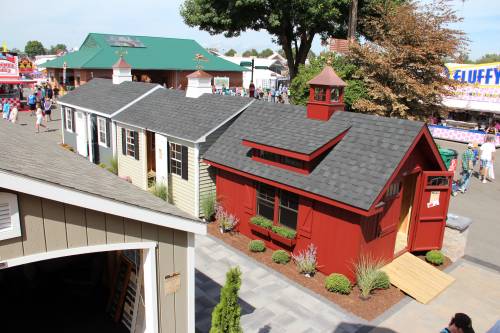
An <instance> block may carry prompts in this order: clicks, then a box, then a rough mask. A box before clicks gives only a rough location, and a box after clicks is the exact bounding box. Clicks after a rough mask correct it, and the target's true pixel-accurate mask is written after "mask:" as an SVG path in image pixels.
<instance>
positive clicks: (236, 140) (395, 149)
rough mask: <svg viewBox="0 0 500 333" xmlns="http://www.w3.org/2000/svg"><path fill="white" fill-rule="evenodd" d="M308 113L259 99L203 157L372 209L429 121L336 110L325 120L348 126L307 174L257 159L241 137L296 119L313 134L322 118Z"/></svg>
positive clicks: (355, 205)
mask: <svg viewBox="0 0 500 333" xmlns="http://www.w3.org/2000/svg"><path fill="white" fill-rule="evenodd" d="M305 118H306V109H305V108H304V107H298V106H283V105H279V104H269V103H266V102H255V103H253V104H252V105H251V106H250V107H248V108H247V109H246V110H245V112H243V113H242V114H241V116H239V118H238V119H237V120H236V121H235V122H234V123H233V124H232V125H231V126H230V127H229V128H228V130H227V131H226V132H225V133H224V134H222V135H221V137H219V139H218V140H217V141H216V142H215V143H214V144H213V145H212V146H211V147H210V149H209V150H208V151H207V152H206V154H205V156H204V158H205V159H206V160H209V161H213V162H216V163H219V164H222V165H225V166H228V167H231V168H235V169H238V170H241V171H244V172H247V173H250V174H252V175H256V176H260V177H262V178H265V179H269V180H273V181H277V182H279V183H282V184H285V185H289V186H292V187H295V188H298V189H302V190H305V191H308V192H311V193H314V194H318V195H321V196H324V197H326V198H331V199H333V200H336V201H339V202H342V203H345V204H348V205H351V206H354V207H358V208H361V209H364V210H368V209H370V207H371V206H372V205H373V203H374V201H375V199H376V197H377V196H378V194H379V193H380V192H381V191H382V189H383V187H384V185H385V184H386V183H387V181H388V180H389V178H390V176H391V175H392V173H393V172H394V171H395V169H396V167H397V165H398V164H399V162H400V161H401V160H402V158H403V157H404V155H405V153H406V152H407V151H408V149H409V148H410V146H411V144H412V142H413V141H414V139H415V138H416V136H417V135H418V133H419V132H420V131H421V129H422V127H423V126H425V125H424V124H423V123H421V122H414V121H409V120H401V119H392V118H384V117H378V116H372V115H365V114H359V113H351V112H336V113H335V114H334V115H333V116H332V117H331V118H330V120H329V121H328V122H325V123H324V124H330V126H335V127H337V126H338V127H339V128H343V127H350V128H349V130H348V131H347V134H346V135H345V136H344V137H343V139H342V140H341V141H340V142H339V143H338V144H336V145H335V146H334V148H333V149H332V150H331V151H330V152H328V153H327V155H326V156H325V158H324V159H323V160H322V161H321V162H320V163H319V164H318V165H317V166H316V168H315V169H314V170H313V171H312V172H311V173H310V174H309V175H304V174H300V173H296V172H293V171H288V170H285V169H282V168H279V167H274V166H270V165H267V164H263V163H260V162H257V161H254V160H252V159H251V157H250V154H249V150H250V148H249V147H246V146H243V145H242V139H243V138H245V137H248V136H251V135H254V134H253V133H254V131H255V130H256V129H257V132H258V129H260V128H265V127H271V128H273V126H277V127H278V126H280V125H281V124H283V123H293V122H294V121H300V122H301V124H302V125H303V127H302V128H301V131H302V130H304V131H305V130H307V129H308V128H309V129H310V130H311V134H313V133H312V131H313V130H314V129H315V128H316V127H317V126H318V123H319V122H320V121H319V120H310V119H306V120H304V119H305ZM297 119H300V120H297ZM275 124H276V125H275ZM325 126H326V125H325ZM305 137H306V136H303V135H302V136H301V138H305Z"/></svg>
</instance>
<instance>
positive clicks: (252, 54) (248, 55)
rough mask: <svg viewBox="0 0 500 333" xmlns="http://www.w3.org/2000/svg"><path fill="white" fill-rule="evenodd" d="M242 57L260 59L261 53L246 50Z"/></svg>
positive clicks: (254, 50)
mask: <svg viewBox="0 0 500 333" xmlns="http://www.w3.org/2000/svg"><path fill="white" fill-rule="evenodd" d="M241 55H242V56H243V57H258V56H259V51H257V50H256V49H251V50H246V51H245V52H243V53H242V54H241Z"/></svg>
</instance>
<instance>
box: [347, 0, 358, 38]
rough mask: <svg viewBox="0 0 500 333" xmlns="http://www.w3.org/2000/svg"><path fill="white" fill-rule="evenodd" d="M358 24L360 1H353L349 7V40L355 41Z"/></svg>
mask: <svg viewBox="0 0 500 333" xmlns="http://www.w3.org/2000/svg"><path fill="white" fill-rule="evenodd" d="M357 24H358V0H352V1H351V5H350V6H349V25H348V30H347V40H348V41H349V42H352V41H354V39H355V38H356V26H357Z"/></svg>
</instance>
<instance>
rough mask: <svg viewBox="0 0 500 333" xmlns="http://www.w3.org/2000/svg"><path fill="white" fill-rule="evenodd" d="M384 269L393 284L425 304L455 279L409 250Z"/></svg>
mask: <svg viewBox="0 0 500 333" xmlns="http://www.w3.org/2000/svg"><path fill="white" fill-rule="evenodd" d="M382 270H383V271H384V272H386V273H387V275H388V276H389V279H390V280H391V284H393V285H394V286H396V287H398V288H399V289H401V290H402V291H404V292H405V293H407V294H408V295H410V296H411V297H413V298H415V299H416V300H417V301H419V302H420V303H423V304H427V303H429V302H430V301H431V300H432V299H433V298H434V297H436V296H437V295H439V294H440V293H441V292H442V291H443V290H445V289H446V288H448V286H449V285H451V284H452V283H453V282H454V281H455V279H454V278H453V277H452V276H450V275H448V274H446V273H444V272H441V271H440V270H439V269H437V268H435V267H434V266H432V265H430V264H428V263H426V262H425V261H423V260H421V259H419V258H417V257H415V256H414V255H413V254H411V253H409V252H406V253H405V254H403V255H401V256H399V257H397V258H396V259H394V260H393V261H392V262H391V263H390V264H388V265H386V266H384V267H382Z"/></svg>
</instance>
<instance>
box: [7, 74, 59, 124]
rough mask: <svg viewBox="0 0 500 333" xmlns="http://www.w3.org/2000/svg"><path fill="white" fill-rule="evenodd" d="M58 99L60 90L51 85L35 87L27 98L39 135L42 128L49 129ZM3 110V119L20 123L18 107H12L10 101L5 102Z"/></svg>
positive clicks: (45, 84)
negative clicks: (48, 124) (48, 125)
mask: <svg viewBox="0 0 500 333" xmlns="http://www.w3.org/2000/svg"><path fill="white" fill-rule="evenodd" d="M58 97H59V89H58V88H57V87H55V88H52V86H51V85H50V84H49V83H44V84H41V85H39V86H35V87H34V89H33V90H32V91H31V93H30V94H29V96H28V97H27V99H26V105H27V106H28V108H29V110H30V112H31V114H30V115H31V116H32V117H33V116H35V130H36V132H37V133H39V132H40V127H43V128H45V129H47V123H48V122H49V121H52V109H53V107H54V105H55V101H56V100H57V98H58ZM1 110H2V118H3V119H5V120H8V121H10V122H12V123H16V122H17V121H18V112H19V110H18V108H17V107H16V106H13V107H12V106H11V103H10V102H9V101H8V100H5V101H4V102H3V104H2V105H1ZM44 122H45V124H44Z"/></svg>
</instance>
